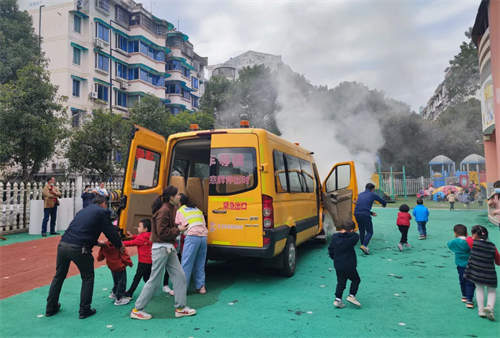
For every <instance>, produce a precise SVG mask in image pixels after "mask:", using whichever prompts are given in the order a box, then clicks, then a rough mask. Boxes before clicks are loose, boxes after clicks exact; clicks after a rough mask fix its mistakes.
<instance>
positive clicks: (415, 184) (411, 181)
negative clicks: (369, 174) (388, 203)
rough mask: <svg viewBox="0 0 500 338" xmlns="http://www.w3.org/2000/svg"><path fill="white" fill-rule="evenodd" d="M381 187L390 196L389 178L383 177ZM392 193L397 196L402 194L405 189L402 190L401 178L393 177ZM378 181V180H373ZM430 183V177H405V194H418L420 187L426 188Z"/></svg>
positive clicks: (390, 185)
mask: <svg viewBox="0 0 500 338" xmlns="http://www.w3.org/2000/svg"><path fill="white" fill-rule="evenodd" d="M382 181H383V185H382V189H383V190H384V192H385V193H386V194H387V195H389V196H391V195H393V191H392V189H393V188H392V184H391V179H384V180H382ZM393 182H394V195H398V196H404V194H405V191H404V181H403V180H402V179H394V180H393ZM375 183H377V184H378V183H379V182H375ZM430 184H431V179H430V178H423V177H421V178H407V179H406V194H407V195H409V196H415V195H417V194H418V192H419V191H420V189H422V188H424V190H425V189H427V187H428V186H429V185H430Z"/></svg>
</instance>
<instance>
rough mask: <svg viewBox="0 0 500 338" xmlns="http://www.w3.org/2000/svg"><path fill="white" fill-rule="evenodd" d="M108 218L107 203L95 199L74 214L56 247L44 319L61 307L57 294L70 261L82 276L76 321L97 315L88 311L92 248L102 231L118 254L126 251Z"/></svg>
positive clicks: (96, 243) (59, 291) (91, 276)
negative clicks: (54, 267) (77, 318)
mask: <svg viewBox="0 0 500 338" xmlns="http://www.w3.org/2000/svg"><path fill="white" fill-rule="evenodd" d="M110 215H111V211H109V210H108V209H107V201H106V198H104V197H96V198H95V199H94V201H93V204H92V205H89V206H88V207H86V208H85V209H82V210H80V211H79V212H78V213H77V214H76V215H75V218H74V219H73V221H72V222H71V224H70V225H69V227H68V230H66V232H65V233H64V235H63V236H62V238H61V241H60V242H59V245H58V247H57V263H56V274H55V276H54V279H53V280H52V283H51V284H50V290H49V297H48V298H47V308H46V313H45V316H46V317H50V316H53V315H55V314H56V313H57V311H59V309H60V308H61V303H59V294H60V293H61V288H62V285H63V283H64V280H65V279H66V276H67V274H68V269H69V265H70V263H71V262H74V263H75V264H76V266H77V267H78V270H80V274H81V276H82V291H81V294H80V316H79V318H80V319H85V318H87V317H90V316H92V315H94V314H95V313H96V310H95V309H91V308H90V304H91V303H92V294H93V292H94V256H92V248H93V246H94V245H99V243H98V242H97V239H98V238H99V236H100V235H101V233H102V232H104V234H105V235H106V237H107V238H108V240H109V241H110V242H111V243H113V245H114V246H115V247H117V248H118V249H120V252H122V253H123V252H124V251H125V246H124V245H123V243H122V241H121V239H120V236H119V235H118V234H117V232H116V230H115V229H114V227H113V225H112V224H111V218H110Z"/></svg>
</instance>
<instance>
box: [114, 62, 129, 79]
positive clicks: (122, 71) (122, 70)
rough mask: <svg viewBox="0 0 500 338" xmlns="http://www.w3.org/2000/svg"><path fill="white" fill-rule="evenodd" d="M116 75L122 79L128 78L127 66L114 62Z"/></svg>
mask: <svg viewBox="0 0 500 338" xmlns="http://www.w3.org/2000/svg"><path fill="white" fill-rule="evenodd" d="M116 75H117V76H118V77H121V78H122V79H125V80H127V79H128V67H127V66H125V65H122V64H121V63H116Z"/></svg>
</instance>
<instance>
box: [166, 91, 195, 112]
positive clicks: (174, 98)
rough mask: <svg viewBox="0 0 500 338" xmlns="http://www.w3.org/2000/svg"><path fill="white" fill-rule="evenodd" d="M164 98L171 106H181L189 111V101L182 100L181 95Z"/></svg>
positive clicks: (169, 95) (170, 95) (168, 95)
mask: <svg viewBox="0 0 500 338" xmlns="http://www.w3.org/2000/svg"><path fill="white" fill-rule="evenodd" d="M166 98H167V99H169V100H170V103H171V104H178V105H182V106H185V107H186V109H188V110H191V100H188V99H185V98H183V97H182V95H181V94H167V95H166Z"/></svg>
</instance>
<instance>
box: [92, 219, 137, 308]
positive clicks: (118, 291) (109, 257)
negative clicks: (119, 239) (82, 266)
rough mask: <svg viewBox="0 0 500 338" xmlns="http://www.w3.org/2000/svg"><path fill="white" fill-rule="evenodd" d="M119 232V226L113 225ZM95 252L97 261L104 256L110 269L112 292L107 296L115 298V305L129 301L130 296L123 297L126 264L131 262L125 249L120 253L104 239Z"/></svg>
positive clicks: (125, 283) (125, 282)
mask: <svg viewBox="0 0 500 338" xmlns="http://www.w3.org/2000/svg"><path fill="white" fill-rule="evenodd" d="M115 230H117V231H118V232H119V230H120V229H119V228H117V227H115ZM104 244H105V245H103V246H102V247H101V249H100V250H99V253H98V254H97V261H98V262H101V261H103V260H104V258H106V264H107V265H108V268H109V269H110V270H111V275H112V276H113V282H114V284H113V292H111V294H110V295H109V298H111V299H114V300H115V305H126V304H128V303H130V298H126V297H124V294H125V289H126V288H127V271H125V269H126V268H127V266H130V267H132V265H133V263H132V260H131V259H130V256H129V255H128V253H127V251H126V250H125V253H123V254H121V253H120V250H118V249H117V248H116V247H115V246H114V245H113V244H112V243H111V242H110V241H106V242H105V243H104Z"/></svg>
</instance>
